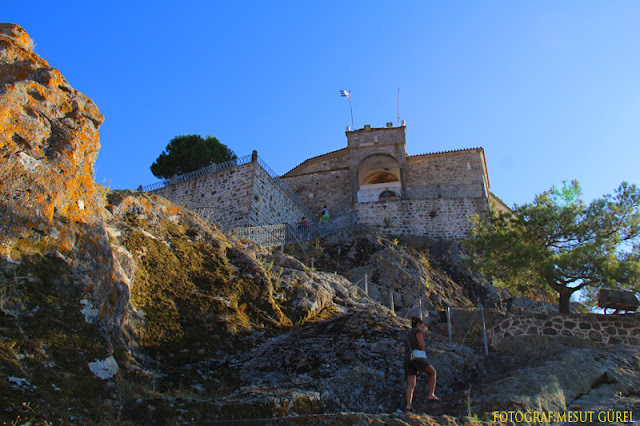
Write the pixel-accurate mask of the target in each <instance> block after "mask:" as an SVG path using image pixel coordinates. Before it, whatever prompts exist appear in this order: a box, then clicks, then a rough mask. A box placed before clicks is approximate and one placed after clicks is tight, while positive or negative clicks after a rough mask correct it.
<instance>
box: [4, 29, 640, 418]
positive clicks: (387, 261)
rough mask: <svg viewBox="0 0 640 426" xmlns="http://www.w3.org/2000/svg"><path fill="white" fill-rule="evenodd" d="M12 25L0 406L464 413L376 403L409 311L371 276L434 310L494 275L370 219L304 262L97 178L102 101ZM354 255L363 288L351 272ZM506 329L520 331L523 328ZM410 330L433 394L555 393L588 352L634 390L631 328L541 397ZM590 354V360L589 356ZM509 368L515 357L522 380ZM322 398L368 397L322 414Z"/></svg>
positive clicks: (476, 358) (199, 412)
mask: <svg viewBox="0 0 640 426" xmlns="http://www.w3.org/2000/svg"><path fill="white" fill-rule="evenodd" d="M30 45H31V42H30V40H29V38H28V36H27V34H26V33H25V32H24V30H22V29H21V28H20V27H18V26H16V25H11V24H0V80H1V81H2V85H1V86H0V213H1V216H0V254H1V256H0V420H2V421H5V422H7V423H12V424H19V423H31V424H52V423H53V424H67V423H70V424H175V423H185V422H189V421H208V420H216V419H225V420H228V419H237V418H264V417H274V416H286V415H307V416H308V417H299V418H297V419H296V421H298V422H299V423H300V424H335V423H336V422H352V423H353V422H375V421H378V422H397V423H398V424H402V423H401V422H405V423H411V424H451V425H453V424H462V423H464V422H465V420H464V419H455V418H452V417H447V416H443V417H437V418H432V417H430V416H429V415H426V414H420V415H415V414H406V413H402V414H382V413H389V412H393V411H395V410H396V409H397V408H399V407H400V406H401V404H402V403H403V392H404V377H403V376H402V368H401V363H402V355H403V336H404V331H405V330H406V328H407V326H408V321H407V320H406V319H405V318H403V317H402V316H399V315H398V316H397V315H394V314H393V313H392V312H391V311H390V310H389V309H388V307H386V306H384V305H386V300H387V298H386V297H385V296H384V295H385V291H389V290H390V289H393V290H394V291H397V292H398V294H400V295H401V296H402V298H401V299H400V300H398V302H397V303H398V306H397V307H398V310H399V312H400V311H401V312H402V313H403V314H407V315H409V314H410V313H411V312H415V304H416V300H417V299H418V298H419V297H421V296H420V295H421V294H422V293H423V291H424V294H425V304H426V305H425V308H426V310H427V311H429V312H430V313H432V315H431V317H430V318H434V319H433V321H434V322H437V318H435V317H437V315H435V314H436V313H437V309H438V308H442V307H443V306H445V305H446V304H447V303H451V304H461V303H471V302H475V301H477V300H483V301H487V300H493V299H492V298H495V296H496V294H497V293H495V291H491V289H487V288H486V285H484V284H482V283H481V284H479V285H475V287H474V284H473V283H470V282H465V281H469V280H472V277H469V276H465V275H464V274H463V273H462V272H460V271H458V270H456V271H457V272H456V273H455V274H453V273H449V272H447V271H453V270H454V269H455V268H454V266H453V265H448V264H447V265H445V261H444V260H442V259H441V260H438V261H437V262H436V260H435V259H431V260H429V259H426V258H423V257H422V256H421V255H420V253H418V252H413V251H411V250H408V249H406V250H405V249H401V248H400V247H398V245H397V244H395V243H392V242H391V241H388V240H384V239H380V238H379V237H376V236H365V237H363V236H361V235H357V236H355V237H353V236H350V237H348V238H346V240H345V241H341V242H335V243H331V242H328V244H327V245H326V250H325V252H324V253H323V254H322V256H321V258H320V260H319V265H322V266H324V267H330V266H331V267H333V268H332V270H333V271H336V272H338V273H333V272H331V273H329V272H322V271H318V270H315V269H313V268H309V267H308V266H306V265H305V264H303V263H302V262H300V261H298V260H296V259H295V258H293V257H291V256H288V255H286V254H282V253H272V252H269V251H266V250H264V249H262V248H260V247H257V246H255V245H253V244H252V243H250V242H246V241H245V242H242V241H237V240H235V239H233V238H230V237H227V236H225V235H223V234H222V233H220V232H219V231H218V230H216V229H215V227H214V226H213V225H210V224H208V223H206V222H203V221H202V220H200V219H198V218H197V217H196V216H195V215H193V214H192V213H191V212H190V211H188V210H185V209H182V208H180V207H179V206H176V205H174V204H172V203H170V202H169V201H167V200H166V199H163V198H160V197H156V196H147V195H145V194H141V193H137V192H133V191H108V190H107V189H106V188H102V187H100V186H99V185H95V184H94V183H93V182H92V180H91V176H92V173H93V164H94V161H95V159H96V155H97V152H98V149H99V141H98V127H99V125H100V123H101V122H102V119H103V118H102V115H101V114H100V113H99V112H98V110H97V108H96V107H95V105H94V104H93V103H92V102H91V100H90V99H88V98H87V97H85V96H84V95H82V94H81V93H79V92H77V91H75V90H73V89H72V88H71V87H70V86H69V85H68V84H67V82H66V81H65V80H64V78H63V77H62V76H61V75H60V73H59V72H58V71H57V70H55V69H53V68H51V67H49V65H48V64H47V62H46V61H44V60H43V59H41V58H40V57H38V56H37V55H36V54H34V53H33V52H32V50H31V49H30ZM435 263H440V266H439V267H438V268H435V267H434V265H435ZM442 265H444V267H442ZM319 269H320V268H319ZM364 273H368V274H370V277H371V280H372V281H371V282H372V287H371V289H372V293H371V297H368V296H366V295H364V294H363V292H362V290H361V289H358V288H356V286H355V285H354V284H353V283H354V282H355V281H356V280H357V277H358V276H359V274H360V275H362V274H364ZM456 274H458V275H459V276H460V277H461V278H459V279H458V278H456ZM347 277H348V278H349V279H347ZM456 280H457V282H456ZM406 283H410V286H409V287H410V289H409V290H408V291H404V290H406V287H407V286H406ZM425 283H426V284H428V285H425ZM403 284H405V285H403ZM374 286H375V288H374ZM376 292H377V293H376ZM376 298H378V299H379V300H375V299H376ZM379 302H382V303H379ZM434 328H436V327H434ZM518 345H520V346H518ZM514 346H516V347H519V348H520V349H522V344H521V341H520V340H518V341H517V342H516V343H514ZM530 346H531V345H530ZM428 347H429V359H430V360H431V362H432V363H433V364H434V365H435V366H436V368H437V369H438V372H439V379H438V392H439V393H440V394H441V396H447V395H448V396H447V398H448V402H447V401H445V403H442V404H441V405H439V407H440V408H439V413H446V414H452V413H455V414H461V413H462V414H466V413H467V412H466V411H465V410H466V409H467V407H470V408H469V409H471V408H473V410H474V413H477V414H482V413H483V412H487V411H491V410H500V409H504V410H506V409H514V407H522V409H523V410H525V409H527V408H531V409H550V408H554V409H555V408H557V407H560V406H561V405H562V401H563V398H565V397H566V398H569V397H570V398H572V399H571V400H572V401H573V400H575V398H576V395H585V394H587V393H589V389H590V388H589V386H591V385H593V383H598V390H599V391H602V389H603V388H606V386H609V385H610V384H607V383H604V384H601V377H602V374H603V371H611V374H609V376H611V377H613V374H614V372H615V377H616V378H618V380H619V383H618V384H617V385H613V384H611V385H610V386H614V387H611V388H607V389H608V392H609V393H608V394H607V395H609V396H611V395H613V393H615V394H616V395H617V394H620V395H622V394H624V396H625V398H626V399H625V400H624V401H625V404H627V405H621V406H630V407H635V405H633V404H635V403H636V402H637V401H636V400H637V398H635V397H634V396H633V395H634V394H633V389H637V388H638V386H639V385H640V383H638V378H637V377H638V376H637V372H638V371H640V365H638V364H637V359H640V353H638V350H637V348H625V349H624V350H620V351H615V350H614V351H613V353H615V356H614V355H613V354H612V350H611V349H608V350H607V351H600V349H598V348H597V347H595V348H591V347H589V348H588V349H584V348H583V349H581V350H583V351H587V350H588V353H587V352H584V353H585V354H588V355H589V357H590V358H589V359H591V360H592V362H590V363H589V364H588V365H585V366H581V369H577V370H576V374H577V375H580V377H581V380H580V381H578V382H576V383H577V384H573V385H571V386H569V385H567V383H565V382H569V381H570V379H569V376H567V375H566V374H565V375H564V376H562V377H563V378H562V383H558V384H557V386H555V387H554V388H553V398H551V399H549V398H547V399H545V398H544V397H543V396H544V395H546V394H547V393H549V392H548V391H547V390H545V389H546V388H544V386H543V384H540V386H537V385H536V386H537V387H536V388H535V389H534V388H531V386H523V387H518V381H517V380H514V379H509V380H507V381H508V383H507V384H508V385H509V386H510V387H509V389H512V390H510V393H511V395H512V396H510V395H509V394H503V395H501V396H500V397H499V398H489V397H484V396H483V395H479V396H475V395H472V398H471V399H468V398H467V396H466V394H465V391H466V390H468V388H469V384H470V383H477V382H478V381H479V380H481V379H482V378H483V377H488V376H487V374H489V373H488V371H489V370H491V368H492V367H491V365H490V364H488V363H487V361H486V360H485V359H484V358H483V357H482V356H481V354H480V353H478V352H477V351H474V350H473V349H471V348H469V347H466V346H461V345H451V344H449V343H448V342H447V339H445V338H443V337H442V336H438V335H437V334H429V336H428ZM531 347H532V350H536V351H537V350H538V349H539V346H538V347H535V346H531ZM564 350H567V351H571V350H573V349H571V348H569V349H567V348H564V347H563V348H561V349H558V348H557V347H556V346H554V349H553V351H546V350H545V351H546V352H545V353H547V352H549V354H548V356H542V355H541V356H539V357H537V358H536V359H535V360H534V361H535V362H537V363H538V364H536V367H538V368H537V369H536V371H537V372H538V373H537V376H536V377H537V379H536V380H537V381H538V382H540V383H542V382H544V381H546V380H547V379H548V375H549V373H548V372H549V371H553V369H554V368H556V367H558V366H560V367H558V368H565V369H566V365H565V364H566V362H565V363H564V364H562V363H557V362H556V359H557V358H559V357H560V356H564V357H565V358H566V359H567V360H575V359H578V358H579V356H580V354H579V353H573V352H572V354H571V355H566V354H565V353H564V352H562V351H564ZM558 354H561V355H558ZM505 356H506V355H505ZM500 357H503V355H498V360H497V361H496V364H497V365H502V364H505V365H510V366H514V367H522V366H523V365H524V364H523V363H525V364H526V362H532V361H531V360H530V358H531V357H530V356H529V355H528V353H527V352H526V351H525V352H524V353H520V354H519V355H517V356H515V358H514V357H506V358H504V357H503V358H500ZM603 357H605V358H606V359H607V363H606V366H605V369H604V370H603V369H602V368H600V367H597V366H595V367H594V365H596V363H597V362H598V361H597V360H598V359H602V358H603ZM527 360H528V361H527ZM554 362H555V364H554ZM545 363H547V364H545ZM526 371H527V370H525V369H520V370H517V373H518V374H515V375H513V377H521V378H522V380H521V381H526V380H527V376H526ZM567 371H568V370H567ZM502 373H504V371H502ZM609 376H607V377H609ZM508 377H511V376H510V375H507V376H506V378H505V377H502V378H503V379H505V380H506V379H507V378H508ZM418 382H419V383H418V389H417V391H416V392H417V401H416V405H417V406H418V407H421V406H422V407H423V408H424V404H420V402H419V400H420V398H424V396H425V395H426V380H424V379H423V378H420V379H419V381H418ZM605 382H606V380H605ZM497 383H498V385H496V386H493V387H491V386H488V387H487V389H490V390H491V391H492V392H493V391H494V390H496V389H498V388H500V387H501V386H502V385H500V384H499V383H500V382H497ZM503 383H506V382H503ZM615 386H617V387H615ZM474 389H475V388H474ZM612 392H613V393H612ZM541 395H542V396H541ZM594 395H595V392H592V393H591V396H592V398H591V400H589V401H590V402H589V401H587V402H589V403H591V404H592V405H591V406H597V405H594V404H595V402H594V401H592V400H593V399H595V398H596V397H595V396H594ZM633 398H635V399H633ZM599 400H602V398H600V399H599ZM523 401H524V402H523ZM527 401H529V402H527ZM531 401H533V402H531ZM447 403H448V404H449V405H446V404H447ZM518 404H520V405H518ZM523 404H524V405H523ZM526 404H529V405H526ZM585 404H586V402H585ZM432 406H433V404H430V407H428V408H429V411H430V412H436V411H438V408H437V407H432ZM337 411H364V412H368V413H374V414H353V415H346V414H345V415H340V414H339V415H330V414H326V415H325V414H323V413H332V412H337ZM320 414H322V415H320ZM313 415H316V416H315V417H314V416H313ZM468 420H469V419H467V421H468ZM287 421H288V420H274V421H273V422H272V424H286V423H287Z"/></svg>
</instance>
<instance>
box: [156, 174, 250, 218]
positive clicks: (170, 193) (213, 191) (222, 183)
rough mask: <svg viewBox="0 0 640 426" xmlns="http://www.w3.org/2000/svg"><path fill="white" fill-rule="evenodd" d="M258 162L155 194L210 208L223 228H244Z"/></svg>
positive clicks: (200, 178)
mask: <svg viewBox="0 0 640 426" xmlns="http://www.w3.org/2000/svg"><path fill="white" fill-rule="evenodd" d="M255 167H256V164H255V163H248V164H243V165H240V166H235V167H233V168H230V169H227V170H223V171H220V172H217V173H211V174H207V175H204V176H202V177H199V178H197V179H191V180H187V181H184V182H180V183H177V184H174V185H168V186H165V187H164V188H160V189H156V190H154V191H153V192H152V193H153V194H156V195H159V196H161V197H164V198H166V199H168V200H170V201H172V202H174V203H176V204H179V205H181V206H184V207H186V208H188V209H192V210H194V209H198V208H207V217H208V219H209V220H210V221H211V222H213V223H215V224H216V226H217V227H218V228H220V229H224V230H227V229H231V228H233V227H236V226H242V225H245V224H246V222H247V217H248V216H249V211H250V207H251V204H252V196H253V186H254V181H255V171H254V168H255Z"/></svg>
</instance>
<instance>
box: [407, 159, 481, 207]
mask: <svg viewBox="0 0 640 426" xmlns="http://www.w3.org/2000/svg"><path fill="white" fill-rule="evenodd" d="M486 174H487V172H486V167H485V164H484V155H483V152H482V149H480V148H477V149H467V150H461V151H452V152H443V153H437V154H425V155H416V156H411V157H408V171H407V191H408V192H409V191H410V190H411V188H412V187H420V186H424V185H436V184H439V185H445V186H452V187H460V188H461V187H463V186H465V185H470V186H472V187H474V188H477V187H487V186H488V182H487V178H486ZM474 191H476V192H477V189H474ZM483 192H484V193H485V196H487V195H486V193H487V189H483Z"/></svg>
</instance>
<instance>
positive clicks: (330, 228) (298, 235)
mask: <svg viewBox="0 0 640 426" xmlns="http://www.w3.org/2000/svg"><path fill="white" fill-rule="evenodd" d="M353 225H355V215H354V214H352V213H350V214H346V215H343V216H338V217H335V218H333V219H331V220H330V221H329V223H295V224H289V223H283V224H280V225H264V226H243V227H237V228H233V229H232V230H231V234H233V235H235V236H237V237H240V238H246V239H249V240H251V241H253V242H255V243H257V244H260V245H262V246H265V247H274V246H279V245H282V244H291V243H299V242H303V241H308V240H314V239H316V238H320V237H325V236H327V235H331V234H335V233H337V232H340V231H344V230H347V229H349V228H350V227H352V226H353Z"/></svg>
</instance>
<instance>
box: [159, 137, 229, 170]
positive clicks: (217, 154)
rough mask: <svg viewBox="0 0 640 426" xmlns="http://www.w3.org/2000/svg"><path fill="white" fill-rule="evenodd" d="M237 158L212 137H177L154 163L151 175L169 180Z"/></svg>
mask: <svg viewBox="0 0 640 426" xmlns="http://www.w3.org/2000/svg"><path fill="white" fill-rule="evenodd" d="M235 158H237V156H236V154H235V153H234V152H233V151H232V150H231V149H229V148H228V147H227V146H226V145H225V144H223V143H221V142H220V141H219V140H218V139H217V138H215V137H213V136H211V135H209V136H207V138H206V139H205V138H203V137H202V136H200V135H183V136H176V137H175V138H173V139H171V141H170V142H169V144H168V145H167V147H166V148H165V149H164V151H162V153H161V154H160V156H159V157H158V158H157V159H156V161H154V162H153V164H152V165H151V173H153V175H154V176H155V177H157V178H160V179H169V178H170V177H172V176H174V175H180V174H184V173H189V172H193V171H195V170H198V169H201V168H203V167H206V166H208V165H210V164H212V163H223V162H225V161H229V160H233V159H235Z"/></svg>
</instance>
